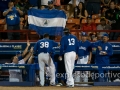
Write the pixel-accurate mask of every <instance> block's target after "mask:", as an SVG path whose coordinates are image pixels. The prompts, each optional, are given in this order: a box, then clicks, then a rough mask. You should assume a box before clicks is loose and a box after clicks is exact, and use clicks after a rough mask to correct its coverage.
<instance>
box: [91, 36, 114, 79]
mask: <svg viewBox="0 0 120 90" xmlns="http://www.w3.org/2000/svg"><path fill="white" fill-rule="evenodd" d="M108 40H109V35H108V34H103V36H102V40H101V41H98V42H95V43H94V44H93V45H94V46H95V47H96V54H95V64H104V65H105V64H110V60H109V58H110V56H112V54H113V48H112V45H111V44H110V43H109V42H108ZM106 73H108V71H106ZM105 80H108V79H107V77H104V81H105Z"/></svg>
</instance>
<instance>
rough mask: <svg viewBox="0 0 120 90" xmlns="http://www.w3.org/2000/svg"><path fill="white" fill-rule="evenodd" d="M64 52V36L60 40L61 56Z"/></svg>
mask: <svg viewBox="0 0 120 90" xmlns="http://www.w3.org/2000/svg"><path fill="white" fill-rule="evenodd" d="M63 52H64V38H62V39H61V41H60V56H62V54H63Z"/></svg>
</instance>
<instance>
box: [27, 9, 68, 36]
mask: <svg viewBox="0 0 120 90" xmlns="http://www.w3.org/2000/svg"><path fill="white" fill-rule="evenodd" d="M28 23H29V29H32V30H35V31H36V32H37V33H38V34H40V35H43V34H45V33H48V34H50V35H62V33H63V29H64V28H65V25H66V14H65V13H64V11H61V10H56V9H53V10H48V9H44V10H38V9H30V10H29V11H28Z"/></svg>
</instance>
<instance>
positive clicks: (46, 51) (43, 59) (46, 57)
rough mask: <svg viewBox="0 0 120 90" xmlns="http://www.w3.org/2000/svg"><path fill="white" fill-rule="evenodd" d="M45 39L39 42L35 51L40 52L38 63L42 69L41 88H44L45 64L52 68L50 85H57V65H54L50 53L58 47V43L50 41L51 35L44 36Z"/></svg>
mask: <svg viewBox="0 0 120 90" xmlns="http://www.w3.org/2000/svg"><path fill="white" fill-rule="evenodd" d="M43 37H44V38H43V39H41V40H39V41H38V42H37V43H36V44H35V46H34V51H37V52H38V62H39V67H40V72H39V75H40V86H44V83H45V82H44V68H45V64H46V65H48V66H49V67H50V75H51V78H50V85H55V65H54V63H53V60H52V58H51V57H50V53H51V51H52V48H53V47H56V46H58V43H56V42H54V41H52V40H49V34H44V36H43Z"/></svg>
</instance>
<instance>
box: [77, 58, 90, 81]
mask: <svg viewBox="0 0 120 90" xmlns="http://www.w3.org/2000/svg"><path fill="white" fill-rule="evenodd" d="M88 57H89V56H86V57H83V58H82V59H81V58H79V59H78V61H77V64H87V63H88ZM75 73H76V76H75V82H88V71H76V72H75Z"/></svg>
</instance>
